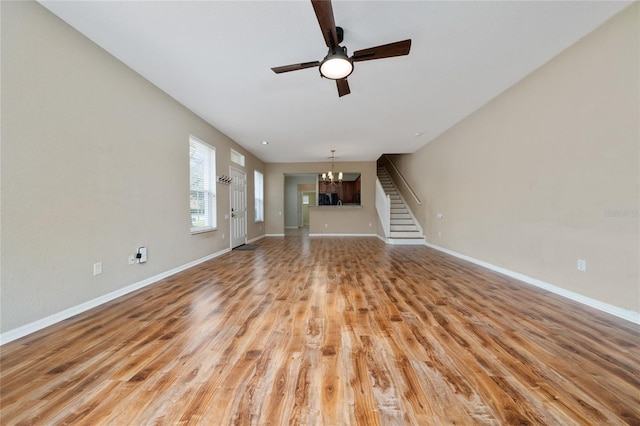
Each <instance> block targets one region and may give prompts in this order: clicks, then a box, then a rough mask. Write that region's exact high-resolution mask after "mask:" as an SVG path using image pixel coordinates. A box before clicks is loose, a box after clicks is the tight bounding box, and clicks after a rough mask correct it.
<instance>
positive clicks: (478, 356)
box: [0, 237, 640, 425]
mask: <svg viewBox="0 0 640 426" xmlns="http://www.w3.org/2000/svg"><path fill="white" fill-rule="evenodd" d="M259 244H260V247H259V248H258V249H256V250H253V251H232V252H230V253H228V254H225V255H223V256H220V257H218V258H215V259H212V260H210V261H207V262H204V263H202V264H200V265H198V266H196V267H193V268H191V269H189V270H186V271H182V272H180V273H178V274H176V275H173V276H171V277H168V278H167V279H165V280H162V281H161V282H158V283H156V284H154V285H153V286H150V287H147V288H144V289H141V290H139V291H137V292H134V293H132V294H129V295H127V296H124V297H122V298H119V299H117V300H114V301H112V302H110V303H107V304H105V305H103V306H100V307H98V308H95V309H92V310H91V311H88V312H85V313H83V314H81V315H78V316H75V317H73V318H70V319H68V320H65V321H63V322H61V323H58V324H56V325H54V326H51V327H49V328H47V329H44V330H41V331H39V332H36V333H33V334H32V335H29V336H27V337H25V338H22V339H19V340H17V341H14V342H11V343H9V344H6V345H4V346H2V347H1V348H0V423H1V424H3V425H4V424H7V425H14V424H15V425H17V424H34V425H39V424H42V425H50V424H78V425H95V424H116V425H119V424H170V425H173V424H207V425H209V424H216V425H218V424H221V425H224V424H259V425H282V424H296V425H298V424H304V425H349V424H354V425H355V424H367V425H375V424H380V425H404V424H420V425H423V424H425V425H426V424H437V425H440V424H487V425H492V424H495V425H499V424H593V425H604V424H611V425H624V424H627V425H640V356H639V354H640V327H639V326H637V325H635V324H632V323H629V322H625V321H624V320H621V319H618V318H615V317H612V316H610V315H607V314H605V313H602V312H599V311H596V310H594V309H591V308H589V307H586V306H583V305H580V304H577V303H575V302H572V301H569V300H567V299H564V298H562V297H559V296H557V295H554V294H551V293H549V292H547V291H544V290H541V289H537V288H534V287H531V286H528V285H526V284H523V283H520V282H517V281H515V280H512V279H510V278H508V277H505V276H503V275H500V274H497V273H494V272H492V271H489V270H486V269H484V268H481V267H479V266H477V265H473V264H469V263H467V262H464V261H462V260H459V259H456V258H453V257H451V256H448V255H445V254H443V253H440V252H437V251H435V250H432V249H430V248H427V247H415V246H413V247H409V246H386V245H385V244H383V243H382V242H380V241H379V240H377V239H375V238H355V237H353V238H352V237H342V238H331V237H322V238H308V237H286V238H275V237H272V238H265V239H262V240H260V242H259Z"/></svg>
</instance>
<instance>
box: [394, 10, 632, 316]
mask: <svg viewBox="0 0 640 426" xmlns="http://www.w3.org/2000/svg"><path fill="white" fill-rule="evenodd" d="M638 7H639V5H638V3H636V4H635V5H634V6H633V7H631V8H629V9H627V10H626V11H623V12H622V13H621V14H620V15H618V16H616V17H614V18H613V19H612V20H611V21H609V22H608V23H606V24H605V25H604V26H603V27H601V28H600V29H598V30H596V31H595V32H594V33H592V34H590V35H588V36H587V37H586V38H584V39H583V40H581V41H580V42H578V43H577V44H576V45H574V46H573V47H571V48H569V49H568V50H567V51H565V52H564V53H562V54H561V55H559V56H558V57H556V58H555V59H553V60H552V61H551V62H549V63H548V64H546V65H544V66H543V67H541V68H540V69H539V70H537V71H536V72H534V73H532V74H531V75H530V76H528V77H527V78H525V79H524V80H523V81H521V82H520V83H518V84H516V85H515V86H514V87H512V88H511V89H509V90H507V91H506V92H505V93H503V94H502V95H500V96H499V97H497V98H496V99H495V100H493V101H492V102H490V103H489V104H487V105H486V106H485V107H483V108H482V109H480V110H479V111H477V112H475V113H474V114H472V115H471V116H469V117H468V118H467V119H465V120H464V121H462V122H460V123H459V124H457V125H456V126H454V127H453V128H451V129H450V130H449V131H447V132H446V133H445V134H443V135H441V136H440V137H438V138H437V139H436V140H434V141H432V142H431V143H429V144H428V145H426V146H425V147H424V148H422V149H421V150H419V151H418V152H416V153H415V154H412V155H401V156H395V159H394V161H395V164H396V165H397V166H398V167H399V169H400V170H401V171H402V173H403V174H404V175H405V177H406V178H407V180H408V181H409V182H410V184H411V185H412V186H413V187H414V190H416V192H417V193H418V194H419V196H420V197H421V198H422V199H423V200H424V204H423V205H422V206H417V205H412V206H411V207H412V208H413V209H414V212H415V213H416V216H417V217H418V219H419V220H420V222H421V224H422V226H423V227H424V229H425V232H426V233H427V238H428V241H429V242H430V243H433V244H435V245H438V246H441V247H444V248H447V249H450V250H453V251H455V252H458V253H461V254H464V255H468V256H471V257H473V258H476V259H479V260H482V261H485V262H489V263H491V264H494V265H497V266H500V267H503V268H506V269H509V270H512V271H516V272H519V273H522V274H525V275H528V276H530V277H533V278H537V279H539V280H542V281H545V282H548V283H551V284H554V285H556V286H559V287H563V288H565V289H567V290H570V291H572V292H575V293H578V294H582V295H584V296H587V297H590V298H593V299H596V300H599V301H602V302H605V303H608V304H611V305H614V306H617V307H621V308H623V309H628V310H633V311H636V312H638V311H640V277H639V264H638V259H639V258H640V253H639V241H640V239H639V217H638V209H639V208H640V206H639V194H640V187H639V183H640V178H639V173H638V170H639V164H640V162H639V159H640V153H639V141H640V130H639V119H640V110H639V105H640V94H639V80H640V67H639V54H640V49H639V39H640V31H639V26H638V16H639V9H638ZM405 198H406V199H407V200H410V197H405ZM437 213H442V214H443V218H442V219H437V216H436V215H437ZM577 259H584V260H586V262H587V265H586V266H587V267H586V272H579V271H578V270H577V268H576V262H577Z"/></svg>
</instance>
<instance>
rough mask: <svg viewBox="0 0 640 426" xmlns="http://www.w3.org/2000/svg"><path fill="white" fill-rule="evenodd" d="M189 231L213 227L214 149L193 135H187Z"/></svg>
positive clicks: (194, 231) (214, 196) (214, 223)
mask: <svg viewBox="0 0 640 426" xmlns="http://www.w3.org/2000/svg"><path fill="white" fill-rule="evenodd" d="M189 182H190V200H189V207H190V210H191V233H192V234H193V233H197V232H203V231H210V230H212V229H215V228H216V226H217V223H216V220H217V218H216V150H215V148H213V147H212V146H210V145H208V144H206V143H204V142H202V141H201V140H199V139H198V138H196V137H194V136H190V137H189Z"/></svg>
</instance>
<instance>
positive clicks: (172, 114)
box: [0, 2, 264, 332]
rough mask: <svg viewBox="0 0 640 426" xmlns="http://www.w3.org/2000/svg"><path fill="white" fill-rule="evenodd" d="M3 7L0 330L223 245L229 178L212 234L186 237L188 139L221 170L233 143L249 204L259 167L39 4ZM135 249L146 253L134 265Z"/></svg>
mask: <svg viewBox="0 0 640 426" xmlns="http://www.w3.org/2000/svg"><path fill="white" fill-rule="evenodd" d="M0 8H1V10H2V12H1V20H2V21H1V31H2V40H1V42H2V45H1V47H2V101H1V102H2V105H1V107H2V130H1V138H2V147H1V149H2V158H1V185H2V188H1V218H2V222H1V227H0V229H1V230H0V232H1V235H2V242H1V263H0V264H1V277H0V279H1V284H0V298H1V315H0V321H1V325H0V332H6V331H9V330H14V329H16V328H19V327H23V326H25V325H28V324H30V323H33V322H36V321H39V320H42V319H43V318H46V317H48V316H52V315H55V314H57V313H59V312H62V311H64V310H66V309H70V308H73V307H76V306H79V305H82V304H83V303H86V302H87V301H91V300H94V299H98V298H100V297H102V296H104V295H107V294H109V293H112V292H116V291H117V290H119V289H122V288H125V287H127V286H130V285H132V284H135V283H139V282H141V281H144V280H148V279H150V278H151V277H154V276H157V275H159V274H162V273H166V272H167V271H171V270H174V269H175V268H179V267H181V266H183V265H186V264H189V263H191V262H194V261H197V260H198V259H202V258H205V257H207V256H210V255H212V254H215V253H219V252H221V251H224V250H228V249H229V229H230V223H229V220H228V219H225V213H227V212H228V211H229V196H228V192H229V189H228V187H227V186H225V185H217V193H218V197H217V200H218V210H217V216H218V230H217V231H213V232H207V233H202V234H197V235H191V234H190V230H189V207H188V206H189V192H188V187H189V142H188V141H189V135H190V134H193V135H194V136H197V137H198V138H200V139H202V140H203V141H205V142H207V143H209V144H211V145H213V146H215V148H216V154H217V155H216V157H217V166H218V172H219V174H228V171H229V166H230V149H231V148H233V149H235V150H237V151H239V152H242V153H244V154H245V155H246V156H247V167H246V172H247V178H248V180H249V183H250V184H249V187H248V188H247V199H248V201H249V204H250V206H251V205H253V201H252V199H253V196H252V195H253V192H252V191H253V186H252V185H253V170H254V169H258V170H260V171H263V172H264V163H262V162H261V161H260V160H258V159H257V158H255V157H253V156H252V155H251V154H249V153H247V152H246V150H244V149H242V148H241V147H239V146H238V145H237V144H235V143H234V142H233V141H232V140H230V139H229V138H228V137H226V136H225V135H224V134H222V133H221V132H219V131H218V130H216V129H215V128H213V127H212V126H210V125H209V124H207V123H206V122H204V121H203V120H202V119H200V118H198V117H197V116H196V115H195V114H193V113H192V112H191V111H189V110H187V109H186V108H184V107H183V106H182V105H180V104H179V103H178V102H176V101H175V100H174V99H172V98H170V97H169V96H168V95H167V94H166V93H164V92H162V91H161V90H159V89H158V88H157V87H155V86H153V85H152V84H151V83H149V82H148V81H147V80H145V79H144V78H142V77H141V76H140V75H138V74H136V73H135V72H134V71H132V70H131V69H130V68H128V67H127V66H125V65H124V64H123V63H122V62H120V61H118V60H117V59H115V58H114V57H113V56H111V55H110V54H109V53H107V52H105V51H104V50H103V49H101V48H99V47H98V46H96V45H95V44H94V43H93V42H91V41H90V40H88V39H87V38H86V37H84V36H83V35H81V34H80V33H78V32H77V31H75V30H74V29H72V28H71V27H69V26H68V25H67V24H65V23H64V22H63V21H61V20H60V19H58V18H57V17H55V16H54V15H53V14H51V13H50V12H49V11H47V10H46V9H45V8H43V7H42V6H40V5H39V4H37V3H35V2H1V4H0ZM251 214H252V212H250V213H249V215H251ZM249 223H250V226H249V230H248V231H249V232H248V237H249V238H253V237H256V236H258V235H260V234H264V231H262V230H260V229H259V227H260V226H262V224H253V222H252V221H249ZM223 234H226V235H225V236H224V238H223ZM139 246H147V248H148V262H147V263H144V264H135V265H129V264H128V256H129V255H132V254H134V253H135V252H136V250H137V248H138V247H139ZM97 262H102V268H103V269H102V274H100V275H96V276H94V274H93V264H94V263H97Z"/></svg>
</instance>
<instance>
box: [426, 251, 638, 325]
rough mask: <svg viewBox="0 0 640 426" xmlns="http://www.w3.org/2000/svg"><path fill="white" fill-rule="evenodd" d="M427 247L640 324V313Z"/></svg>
mask: <svg viewBox="0 0 640 426" xmlns="http://www.w3.org/2000/svg"><path fill="white" fill-rule="evenodd" d="M425 245H426V246H427V247H431V248H433V249H436V250H438V251H441V252H443V253H447V254H450V255H451V256H455V257H457V258H459V259H463V260H466V261H468V262H471V263H475V264H476V265H479V266H482V267H484V268H487V269H490V270H492V271H495V272H499V273H501V274H503V275H506V276H508V277H511V278H515V279H516V280H519V281H522V282H525V283H527V284H530V285H533V286H536V287H539V288H542V289H544V290H547V291H550V292H551V293H554V294H557V295H559V296H563V297H566V298H567V299H571V300H573V301H575V302H579V303H582V304H583V305H587V306H590V307H592V308H595V309H598V310H600V311H603V312H606V313H608V314H611V315H615V316H617V317H619V318H622V319H625V320H627V321H630V322H633V323H635V324H640V312H635V311H631V310H628V309H624V308H620V307H618V306H614V305H610V304H608V303H604V302H601V301H599V300H596V299H592V298H590V297H587V296H584V295H582V294H579V293H575V292H573V291H570V290H567V289H564V288H562V287H558V286H556V285H553V284H549V283H547V282H544V281H541V280H538V279H536V278H532V277H530V276H527V275H524V274H521V273H519V272H514V271H511V270H509V269H505V268H502V267H500V266H496V265H493V264H491V263H488V262H484V261H482V260H478V259H475V258H473V257H471V256H467V255H464V254H460V253H457V252H455V251H452V250H449V249H446V248H444V247H440V246H437V245H434V244H430V243H425Z"/></svg>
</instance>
